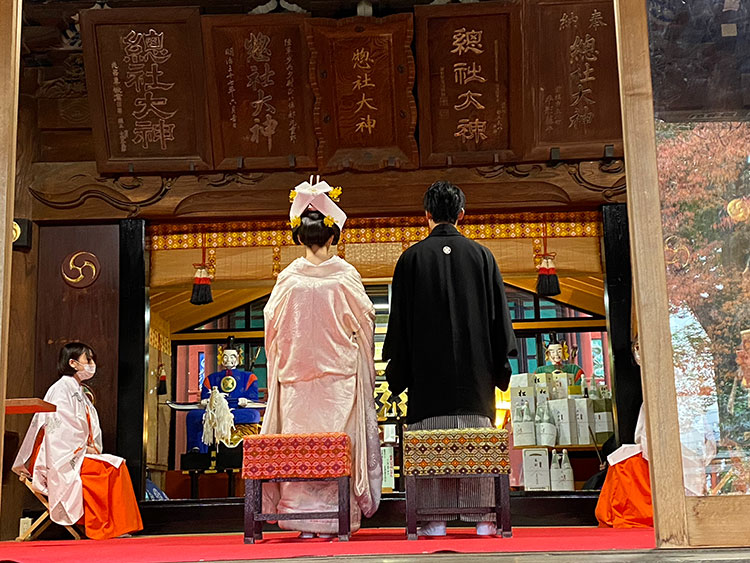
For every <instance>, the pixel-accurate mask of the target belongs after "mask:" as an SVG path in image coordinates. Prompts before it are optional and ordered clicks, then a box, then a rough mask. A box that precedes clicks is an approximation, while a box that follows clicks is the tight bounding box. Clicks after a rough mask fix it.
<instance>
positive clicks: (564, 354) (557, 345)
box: [534, 333, 585, 385]
mask: <svg viewBox="0 0 750 563" xmlns="http://www.w3.org/2000/svg"><path fill="white" fill-rule="evenodd" d="M544 358H545V360H546V361H547V362H549V363H547V364H546V365H543V366H539V367H538V368H536V370H535V371H534V373H553V372H556V371H562V372H564V373H568V374H570V375H572V376H573V381H572V382H571V384H572V385H583V384H585V381H583V379H584V373H583V368H581V366H579V365H578V364H572V363H563V362H567V361H568V360H569V359H570V354H569V353H568V345H567V343H566V342H565V341H564V340H563V341H560V340H558V339H557V336H556V335H555V334H554V333H553V334H550V340H549V344H548V345H547V350H546V351H545V354H544Z"/></svg>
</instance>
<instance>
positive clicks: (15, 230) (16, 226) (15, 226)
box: [13, 221, 21, 242]
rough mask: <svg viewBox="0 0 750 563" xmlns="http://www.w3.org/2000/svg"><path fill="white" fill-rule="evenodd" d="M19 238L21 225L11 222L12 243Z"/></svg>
mask: <svg viewBox="0 0 750 563" xmlns="http://www.w3.org/2000/svg"><path fill="white" fill-rule="evenodd" d="M19 238H21V225H19V224H18V223H16V222H15V221H13V242H16V241H17V240H18V239H19Z"/></svg>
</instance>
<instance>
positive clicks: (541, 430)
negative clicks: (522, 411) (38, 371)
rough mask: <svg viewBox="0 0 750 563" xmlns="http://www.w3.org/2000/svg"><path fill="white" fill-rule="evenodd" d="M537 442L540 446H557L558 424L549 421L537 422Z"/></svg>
mask: <svg viewBox="0 0 750 563" xmlns="http://www.w3.org/2000/svg"><path fill="white" fill-rule="evenodd" d="M536 443H537V445H539V446H550V447H552V446H555V445H556V444H557V426H556V425H554V424H552V423H549V422H537V423H536Z"/></svg>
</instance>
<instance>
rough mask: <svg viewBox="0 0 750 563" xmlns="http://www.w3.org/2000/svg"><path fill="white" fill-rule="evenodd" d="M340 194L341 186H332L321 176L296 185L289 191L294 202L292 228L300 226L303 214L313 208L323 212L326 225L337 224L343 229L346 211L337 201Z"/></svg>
mask: <svg viewBox="0 0 750 563" xmlns="http://www.w3.org/2000/svg"><path fill="white" fill-rule="evenodd" d="M313 179H314V182H315V183H313ZM340 195H341V188H339V187H335V188H334V187H332V186H330V185H329V184H328V182H326V181H325V180H321V179H320V176H317V177H314V176H310V179H309V180H306V181H304V182H302V183H301V184H298V185H297V186H295V187H294V189H292V191H291V192H289V201H290V202H291V203H292V206H291V207H290V208H289V224H290V225H291V227H292V229H296V228H297V227H299V226H300V222H301V216H302V214H303V213H304V212H305V211H306V210H307V209H310V208H311V209H315V210H316V211H319V212H320V213H322V214H323V216H324V217H325V219H323V223H324V224H325V226H326V227H333V226H334V225H337V226H338V228H339V230H343V228H344V223H345V222H346V213H344V211H343V210H342V209H341V208H340V207H339V206H338V205H336V203H335V202H336V201H338V198H339V196H340Z"/></svg>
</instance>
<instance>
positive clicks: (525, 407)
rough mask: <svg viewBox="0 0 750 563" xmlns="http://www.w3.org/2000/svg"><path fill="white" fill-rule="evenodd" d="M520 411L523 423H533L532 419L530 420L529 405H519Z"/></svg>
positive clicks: (525, 403)
mask: <svg viewBox="0 0 750 563" xmlns="http://www.w3.org/2000/svg"><path fill="white" fill-rule="evenodd" d="M521 409H522V410H523V421H524V422H534V419H533V418H531V409H530V408H529V403H528V402H526V401H524V402H523V403H521Z"/></svg>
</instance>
